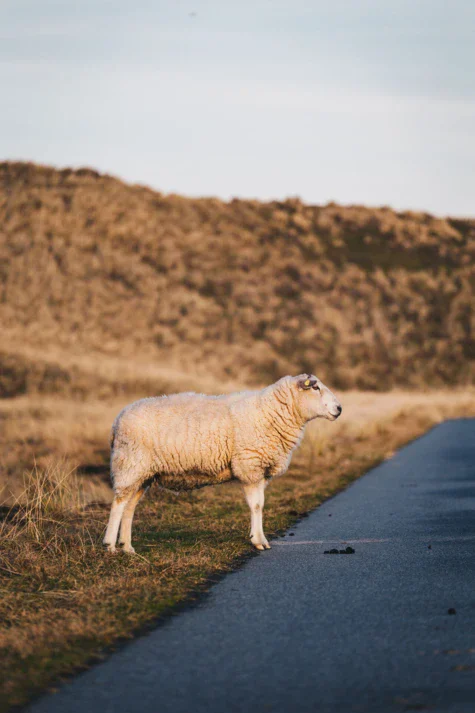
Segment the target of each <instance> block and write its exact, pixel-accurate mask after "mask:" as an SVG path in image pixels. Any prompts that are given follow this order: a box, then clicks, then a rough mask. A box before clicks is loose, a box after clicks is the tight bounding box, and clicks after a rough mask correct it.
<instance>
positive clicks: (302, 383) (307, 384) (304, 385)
mask: <svg viewBox="0 0 475 713" xmlns="http://www.w3.org/2000/svg"><path fill="white" fill-rule="evenodd" d="M316 383H317V380H316V379H314V378H313V377H311V376H307V377H306V378H305V379H299V380H298V382H297V386H298V387H299V390H300V391H302V390H303V391H306V390H307V389H311V388H312V386H315V384H316Z"/></svg>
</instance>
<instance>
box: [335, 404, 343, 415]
mask: <svg viewBox="0 0 475 713" xmlns="http://www.w3.org/2000/svg"><path fill="white" fill-rule="evenodd" d="M336 410H337V411H338V415H340V414H341V412H342V411H343V408H342V406H341V404H338V406H337V407H336Z"/></svg>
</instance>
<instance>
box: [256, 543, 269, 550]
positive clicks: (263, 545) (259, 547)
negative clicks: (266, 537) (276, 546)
mask: <svg viewBox="0 0 475 713" xmlns="http://www.w3.org/2000/svg"><path fill="white" fill-rule="evenodd" d="M253 544H254V543H253ZM254 547H255V548H256V550H259V552H263V551H264V550H270V545H269V543H268V542H263V543H260V542H259V544H257V545H255V544H254Z"/></svg>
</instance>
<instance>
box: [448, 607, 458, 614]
mask: <svg viewBox="0 0 475 713" xmlns="http://www.w3.org/2000/svg"><path fill="white" fill-rule="evenodd" d="M456 613H457V612H456V611H455V609H454V608H453V607H450V609H448V610H447V614H456Z"/></svg>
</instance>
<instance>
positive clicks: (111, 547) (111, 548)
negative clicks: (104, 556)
mask: <svg viewBox="0 0 475 713" xmlns="http://www.w3.org/2000/svg"><path fill="white" fill-rule="evenodd" d="M102 545H103V547H104V549H105V551H106V552H111V553H113V552H115V545H111V544H110V543H109V542H103V543H102Z"/></svg>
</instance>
